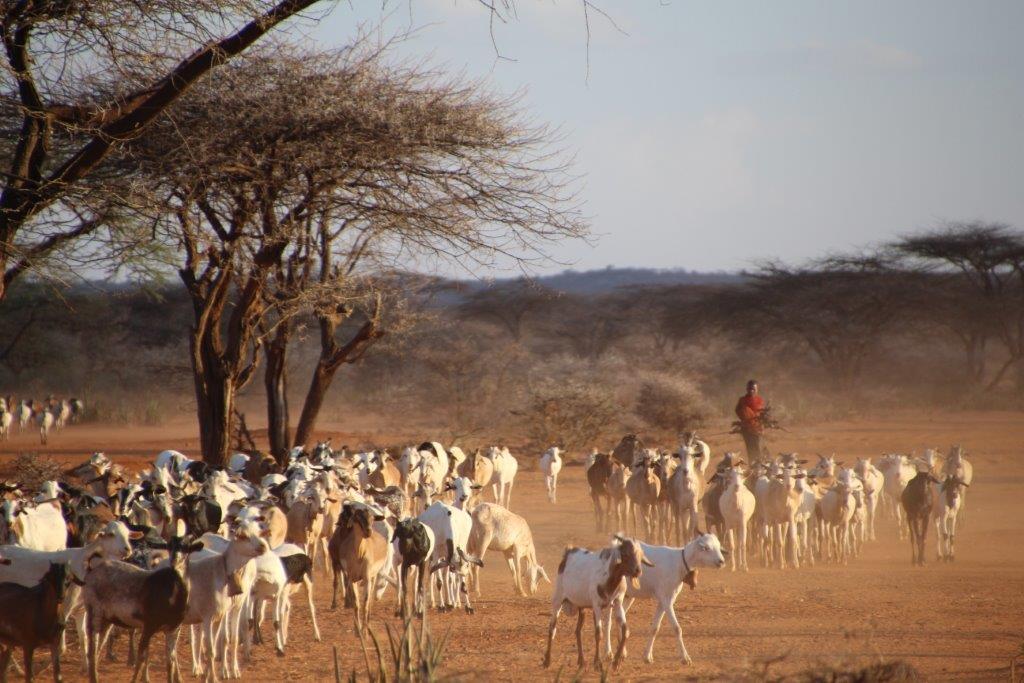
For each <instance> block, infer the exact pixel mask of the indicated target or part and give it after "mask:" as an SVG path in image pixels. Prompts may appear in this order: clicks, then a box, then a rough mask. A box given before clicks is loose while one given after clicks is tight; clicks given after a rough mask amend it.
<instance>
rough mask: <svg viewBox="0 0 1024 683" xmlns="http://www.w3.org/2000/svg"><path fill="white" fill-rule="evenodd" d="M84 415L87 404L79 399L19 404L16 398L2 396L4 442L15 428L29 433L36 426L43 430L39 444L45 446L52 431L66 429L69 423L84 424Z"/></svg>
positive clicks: (0, 426)
mask: <svg viewBox="0 0 1024 683" xmlns="http://www.w3.org/2000/svg"><path fill="white" fill-rule="evenodd" d="M84 412H85V403H84V402H83V401H82V399H79V398H63V399H58V398H55V397H53V396H47V397H46V399H45V400H43V401H36V400H33V399H31V398H23V399H21V400H20V401H15V400H14V397H13V396H0V441H6V440H7V439H8V438H10V436H11V430H12V429H13V428H14V425H18V429H19V430H21V431H25V430H26V429H28V426H29V424H30V423H32V422H34V423H35V426H37V427H38V428H39V442H40V443H42V444H45V443H46V442H47V441H48V439H49V438H50V430H52V429H57V430H60V429H64V427H65V426H67V425H68V424H69V423H71V422H77V421H78V420H80V419H81V417H82V413H84Z"/></svg>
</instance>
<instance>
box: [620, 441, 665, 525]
mask: <svg viewBox="0 0 1024 683" xmlns="http://www.w3.org/2000/svg"><path fill="white" fill-rule="evenodd" d="M660 495H661V480H660V479H659V478H658V476H657V475H656V474H655V473H654V462H653V461H652V458H651V457H650V454H647V457H644V458H643V459H642V460H641V462H640V463H639V464H637V465H636V467H634V468H633V472H632V474H630V475H629V479H627V480H626V496H627V497H628V498H629V501H630V506H631V507H632V509H633V533H634V534H635V533H637V518H638V517H639V518H640V521H641V525H642V532H643V533H644V535H645V537H646V538H653V536H654V533H655V527H656V525H657V520H656V519H655V517H654V511H655V506H656V505H657V504H658V497H659V496H660Z"/></svg>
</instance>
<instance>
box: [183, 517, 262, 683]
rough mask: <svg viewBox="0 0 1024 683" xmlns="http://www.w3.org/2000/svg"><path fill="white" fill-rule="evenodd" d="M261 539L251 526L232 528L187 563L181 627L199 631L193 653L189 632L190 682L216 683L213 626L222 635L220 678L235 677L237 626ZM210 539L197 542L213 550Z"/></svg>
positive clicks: (241, 616) (244, 525) (242, 524)
mask: <svg viewBox="0 0 1024 683" xmlns="http://www.w3.org/2000/svg"><path fill="white" fill-rule="evenodd" d="M263 533H265V531H264V530H262V529H260V527H259V526H258V525H257V524H255V523H253V522H239V523H236V525H235V526H234V528H233V530H232V535H231V538H230V539H227V542H226V544H224V545H223V546H220V547H219V548H218V547H207V548H206V549H204V550H202V551H201V552H199V553H197V554H195V555H194V556H193V557H191V558H190V559H189V562H188V579H189V594H188V600H187V609H186V610H185V614H184V618H183V619H182V622H181V623H182V625H184V624H188V625H189V626H190V627H191V626H195V625H201V626H200V637H199V639H198V640H199V647H198V648H197V647H196V645H197V643H196V638H195V632H194V630H193V639H192V673H193V675H195V676H199V675H202V674H204V673H205V676H206V678H207V679H208V680H216V679H217V672H216V669H215V668H214V660H215V659H216V658H217V656H218V653H217V652H216V650H217V649H218V648H217V644H218V640H217V638H216V634H217V631H216V628H217V624H218V623H220V624H221V625H220V627H219V628H220V630H221V632H222V634H223V647H222V648H221V649H220V653H219V655H220V659H221V663H222V673H223V676H224V677H225V678H238V677H240V676H241V671H240V670H239V666H238V638H239V635H240V629H239V622H240V620H242V618H243V612H244V606H245V602H246V600H247V597H248V592H249V590H250V589H251V588H252V584H253V583H254V582H255V579H256V565H255V563H254V562H253V560H254V559H255V558H257V557H259V556H260V555H263V554H265V553H267V552H269V550H270V549H269V548H268V547H267V542H266V540H265V539H264V538H263V537H262V534H263ZM212 536H214V535H213V534H207V535H205V536H204V537H203V545H204V546H216V545H217V544H216V542H215V541H214V540H213V539H212V538H211V537H212ZM246 644H248V638H247V639H246ZM197 651H198V652H199V657H198V658H197V656H196V653H197ZM204 658H205V665H204V663H203V659H204Z"/></svg>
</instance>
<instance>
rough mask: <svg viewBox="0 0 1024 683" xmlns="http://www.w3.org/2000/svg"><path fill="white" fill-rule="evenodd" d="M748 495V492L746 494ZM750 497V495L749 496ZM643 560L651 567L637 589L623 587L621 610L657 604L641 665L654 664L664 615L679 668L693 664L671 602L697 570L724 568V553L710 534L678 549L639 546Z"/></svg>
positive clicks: (692, 581)
mask: <svg viewBox="0 0 1024 683" xmlns="http://www.w3.org/2000/svg"><path fill="white" fill-rule="evenodd" d="M748 493H749V492H748ZM751 497H753V494H751ZM640 548H641V550H642V551H643V554H644V557H646V558H647V560H648V561H649V562H651V563H652V565H651V566H650V567H649V568H648V569H646V570H644V572H643V574H641V575H640V585H639V586H637V585H636V583H630V584H627V586H626V598H627V602H626V604H625V610H626V611H627V612H628V611H629V609H630V607H632V606H633V602H634V601H635V600H638V599H650V600H654V601H655V602H656V603H657V606H656V607H655V609H654V620H653V621H652V623H651V640H650V643H649V644H648V645H647V651H646V652H645V653H644V661H646V662H647V663H651V662H653V661H654V641H655V639H657V637H658V631H659V630H660V629H661V621H662V619H663V618H664V617H665V615H668V621H669V623H670V624H672V628H673V629H675V632H676V640H677V641H678V642H679V652H680V655H681V656H682V658H683V664H693V660H692V659H691V658H690V653H689V652H687V651H686V645H685V644H684V643H683V629H682V627H681V626H680V625H679V619H678V618H676V610H675V601H676V598H677V597H678V596H679V592H680V591H681V590H682V588H683V584H684V583H685V584H686V585H688V586H690V590H693V589H694V587H695V586H696V576H697V570H698V569H701V568H704V567H709V568H712V569H720V568H722V567H724V566H725V555H726V554H728V553H726V551H725V550H723V549H722V545H721V543H720V542H719V540H718V537H717V536H715V535H714V534H705V533H702V532H700V531H698V532H697V535H696V537H695V538H694V539H693V540H692V541H690V542H689V543H687V544H686V545H685V546H684V547H682V548H676V547H670V546H656V545H648V544H647V543H641V544H640ZM605 637H606V638H607V645H606V650H608V651H610V650H611V630H610V629H609V630H608V631H607V632H606V636H605Z"/></svg>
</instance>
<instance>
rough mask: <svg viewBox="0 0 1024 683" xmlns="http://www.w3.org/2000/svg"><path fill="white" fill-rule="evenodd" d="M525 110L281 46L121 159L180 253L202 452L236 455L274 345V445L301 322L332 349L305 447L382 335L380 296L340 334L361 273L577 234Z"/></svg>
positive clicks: (563, 180) (379, 66)
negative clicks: (247, 400) (254, 382)
mask: <svg viewBox="0 0 1024 683" xmlns="http://www.w3.org/2000/svg"><path fill="white" fill-rule="evenodd" d="M514 105H515V102H514V100H511V99H509V98H502V97H498V96H496V95H493V94H490V93H487V92H484V91H482V90H481V89H480V88H479V87H477V86H475V85H465V84H459V83H456V82H452V81H447V80H443V79H440V78H438V77H437V75H436V74H433V73H431V72H427V71H424V70H422V69H418V68H405V67H388V66H386V65H385V63H384V62H383V60H382V59H381V58H380V55H379V53H368V52H365V51H361V50H348V51H345V52H342V53H331V54H308V53H305V54H303V53H292V54H289V53H288V50H287V49H286V48H285V47H284V46H278V47H276V48H275V49H274V54H273V55H272V56H271V55H270V54H269V53H267V54H256V55H250V56H248V57H246V58H244V59H242V60H240V61H239V62H237V63H236V64H234V65H232V66H230V67H228V68H227V69H223V70H221V71H219V72H218V74H216V76H215V77H214V78H211V79H208V80H207V81H205V82H204V84H202V85H200V86H198V87H197V88H195V89H194V90H193V92H191V93H190V94H189V96H188V97H186V98H183V99H182V100H181V101H180V102H179V103H178V104H177V105H176V106H175V107H173V108H172V109H171V110H170V111H169V112H168V115H167V116H166V117H165V118H164V119H163V120H161V121H160V122H158V124H157V125H156V126H155V128H154V131H152V132H151V134H150V135H148V136H147V137H146V138H145V139H144V140H141V141H139V143H138V144H134V145H132V146H131V149H130V152H131V157H130V158H129V159H126V163H131V164H135V173H136V174H137V175H138V176H140V177H142V178H144V179H145V181H146V185H147V187H148V189H149V192H150V193H151V194H152V196H153V197H155V198H158V199H160V203H159V204H158V206H159V207H160V215H158V216H156V217H154V220H155V225H157V230H158V231H159V232H161V234H162V235H163V237H164V239H166V240H168V241H169V242H171V243H173V244H176V245H178V246H180V248H181V250H182V253H183V254H184V261H183V262H182V263H180V264H178V269H179V274H180V276H181V278H182V280H183V282H184V283H185V285H186V288H187V289H188V291H189V294H190V296H191V298H192V301H193V309H194V325H193V329H192V331H191V338H190V344H191V349H192V365H193V375H194V381H195V385H196V399H197V408H198V412H199V418H200V433H201V437H202V443H203V453H204V457H206V458H207V459H208V460H210V461H213V462H219V461H221V460H222V459H223V458H224V457H225V456H226V454H227V449H228V447H229V437H230V433H231V420H232V415H233V410H234V402H235V396H236V394H237V392H238V390H239V389H240V388H242V387H244V386H245V385H246V384H247V383H248V382H250V381H251V379H252V377H253V373H254V372H255V370H256V366H257V362H258V359H259V353H258V352H259V349H260V347H261V346H263V345H270V346H272V347H274V352H273V353H272V354H271V358H270V361H271V362H270V363H269V365H272V366H273V368H270V372H269V375H265V384H266V385H267V386H268V387H269V388H270V389H271V407H270V408H269V410H271V411H274V412H275V414H276V415H277V416H278V418H279V422H278V424H277V425H276V426H275V431H276V432H277V433H278V434H282V431H283V435H284V437H285V438H284V439H278V444H277V448H276V450H278V451H280V444H281V443H282V442H283V441H286V440H287V439H286V436H287V428H286V427H285V429H284V430H282V429H281V425H282V424H283V425H287V414H286V413H287V405H286V403H283V402H282V401H281V400H280V399H281V398H283V397H284V398H286V397H285V395H284V392H285V391H286V380H285V376H284V374H283V368H284V354H285V352H286V349H287V345H288V340H289V338H290V335H289V333H288V330H289V325H290V321H291V320H292V318H293V317H294V316H295V315H297V314H299V313H301V312H303V311H310V312H312V314H313V315H314V316H315V317H316V319H317V321H318V324H319V326H320V330H321V348H322V351H321V355H320V359H319V361H318V364H317V366H316V368H315V369H314V373H313V378H312V380H311V383H310V388H309V391H308V392H307V398H306V401H305V405H304V406H303V414H302V418H301V419H300V422H299V427H298V429H297V432H296V435H295V441H296V442H299V443H301V442H303V441H305V439H306V438H308V436H309V434H310V432H312V430H313V428H314V427H315V421H316V415H317V414H318V412H319V409H320V406H321V405H322V403H323V399H324V396H325V394H326V391H327V389H328V387H329V386H330V383H331V381H332V380H333V377H334V375H335V373H336V372H337V370H338V368H339V367H340V366H341V365H342V364H343V363H345V362H349V361H351V360H354V359H355V358H358V357H359V355H360V354H361V353H363V352H364V351H365V349H366V348H368V344H369V343H370V342H371V341H372V340H373V339H374V338H376V337H379V336H380V334H381V333H382V329H381V316H382V308H381V304H382V298H381V297H380V296H377V295H372V296H370V297H369V299H370V300H371V301H373V302H374V303H373V304H372V305H371V306H370V307H369V308H368V309H364V310H367V311H369V314H368V315H367V317H366V319H365V321H364V322H363V323H362V324H361V325H360V326H358V328H357V329H356V330H355V332H354V334H353V335H352V336H351V337H350V338H348V339H347V340H344V339H343V340H339V339H338V331H339V329H340V328H341V326H342V323H343V322H344V321H345V320H346V319H347V318H349V317H350V316H351V315H352V313H353V312H354V311H355V310H357V307H355V306H354V305H353V302H354V301H355V300H356V299H357V298H359V297H360V296H363V298H364V300H365V296H364V295H362V294H353V292H355V289H356V288H355V287H354V286H353V281H352V278H353V277H356V276H364V275H366V274H367V273H368V272H372V271H373V270H374V269H377V268H379V267H381V265H382V264H393V263H399V262H404V261H407V260H409V259H415V258H422V257H424V256H433V257H449V258H459V259H466V260H467V261H468V262H481V261H485V260H488V259H489V258H491V257H493V256H494V255H495V254H510V255H514V256H515V257H519V258H530V257H537V256H538V255H540V254H542V253H543V251H542V250H543V247H544V245H545V244H546V243H548V242H551V241H554V240H559V239H563V238H566V237H572V236H577V235H581V234H583V232H584V225H583V223H582V222H581V220H580V218H579V215H578V212H577V210H576V207H575V203H574V198H573V195H572V192H571V178H569V177H568V176H566V175H565V168H564V166H563V165H562V162H561V161H560V159H561V157H560V156H559V155H558V154H556V153H555V152H553V151H552V148H551V147H550V143H551V141H552V137H551V135H550V132H549V131H548V129H546V128H543V127H540V128H537V127H530V126H526V125H524V124H523V123H522V122H521V120H520V119H521V115H520V114H519V113H518V109H517V107H515V106H514ZM211 131H216V134H213V135H211V134H210V133H211ZM168 219H173V220H168ZM282 412H284V413H285V414H284V415H281V413H282Z"/></svg>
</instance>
